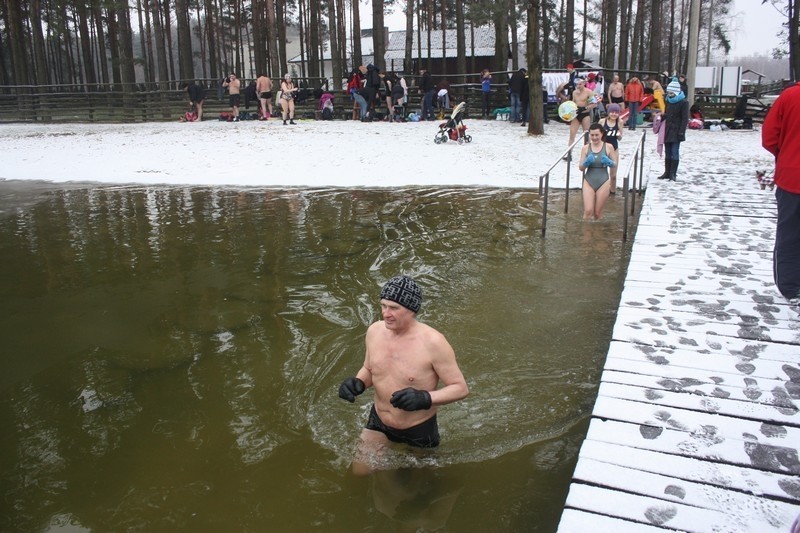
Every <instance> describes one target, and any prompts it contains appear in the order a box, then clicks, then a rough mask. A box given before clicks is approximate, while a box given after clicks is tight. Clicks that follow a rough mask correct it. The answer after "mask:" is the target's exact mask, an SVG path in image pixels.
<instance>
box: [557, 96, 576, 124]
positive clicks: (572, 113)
mask: <svg viewBox="0 0 800 533" xmlns="http://www.w3.org/2000/svg"><path fill="white" fill-rule="evenodd" d="M577 115H578V105H577V104H576V103H575V102H573V101H572V100H567V101H566V102H564V103H562V104H561V105H560V106H558V116H559V117H561V120H563V121H564V122H569V121H571V120H572V119H573V118H575V117H576V116H577Z"/></svg>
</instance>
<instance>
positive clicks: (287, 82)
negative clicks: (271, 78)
mask: <svg viewBox="0 0 800 533" xmlns="http://www.w3.org/2000/svg"><path fill="white" fill-rule="evenodd" d="M296 91H297V88H296V87H295V86H294V82H293V81H292V76H291V75H290V74H285V75H284V76H283V81H282V82H281V110H282V111H283V125H284V126H285V125H286V116H287V115H288V116H289V124H294V93H295V92H296Z"/></svg>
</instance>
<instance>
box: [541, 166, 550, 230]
mask: <svg viewBox="0 0 800 533" xmlns="http://www.w3.org/2000/svg"><path fill="white" fill-rule="evenodd" d="M540 179H541V178H540ZM549 196H550V171H549V170H548V171H547V174H545V175H544V196H543V200H542V237H544V234H545V232H546V231H547V200H548V197H549Z"/></svg>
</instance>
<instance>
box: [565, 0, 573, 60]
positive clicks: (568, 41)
mask: <svg viewBox="0 0 800 533" xmlns="http://www.w3.org/2000/svg"><path fill="white" fill-rule="evenodd" d="M565 24H566V26H565V27H564V59H565V60H566V62H567V63H572V61H573V60H574V59H575V57H574V56H575V0H567V17H566V22H565Z"/></svg>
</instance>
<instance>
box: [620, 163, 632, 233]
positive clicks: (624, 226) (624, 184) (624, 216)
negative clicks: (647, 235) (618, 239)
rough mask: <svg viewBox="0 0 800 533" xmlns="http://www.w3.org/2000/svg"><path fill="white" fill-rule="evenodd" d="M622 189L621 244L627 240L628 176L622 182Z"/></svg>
mask: <svg viewBox="0 0 800 533" xmlns="http://www.w3.org/2000/svg"><path fill="white" fill-rule="evenodd" d="M622 189H623V191H625V192H624V194H623V195H622V197H623V199H624V204H623V209H622V242H627V240H628V176H625V178H623V180H622ZM631 215H633V211H631Z"/></svg>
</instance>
